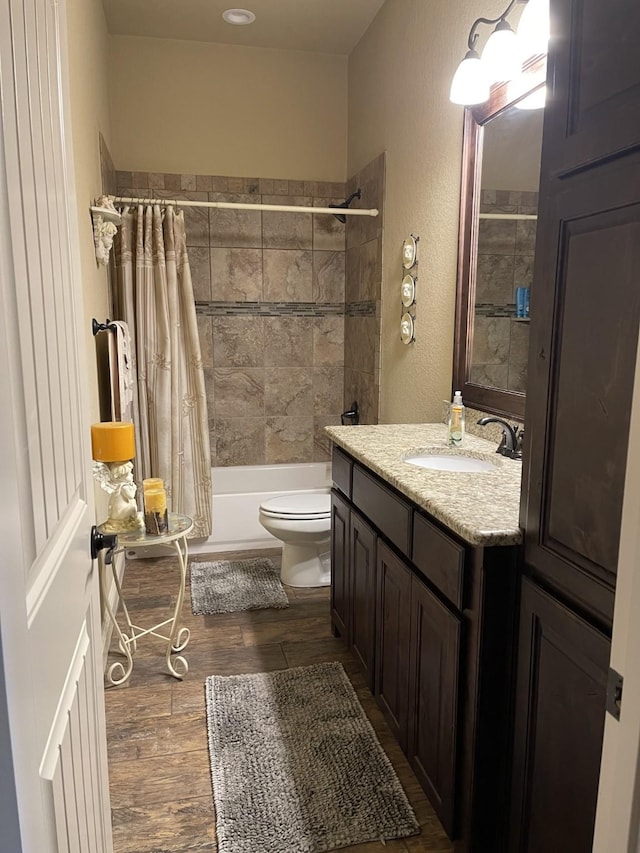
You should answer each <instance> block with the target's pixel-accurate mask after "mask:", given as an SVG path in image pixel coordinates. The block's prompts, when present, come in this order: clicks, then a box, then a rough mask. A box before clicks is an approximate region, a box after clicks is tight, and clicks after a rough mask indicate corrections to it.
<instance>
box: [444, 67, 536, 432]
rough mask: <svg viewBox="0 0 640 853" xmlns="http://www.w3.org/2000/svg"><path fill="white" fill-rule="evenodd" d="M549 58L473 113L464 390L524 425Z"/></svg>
mask: <svg viewBox="0 0 640 853" xmlns="http://www.w3.org/2000/svg"><path fill="white" fill-rule="evenodd" d="M545 76H546V58H545V57H536V58H535V59H533V60H531V61H530V62H528V63H527V65H526V66H525V68H524V71H523V74H522V76H521V77H520V78H519V79H518V80H517V81H512V82H511V83H501V84H499V85H496V86H494V87H493V88H492V91H491V97H490V99H489V101H487V102H486V103H484V104H480V105H478V106H476V107H467V108H466V109H465V119H464V137H463V153H462V189H461V202H460V232H459V241H458V281H457V292H456V325H455V343H454V363H453V380H454V388H455V389H456V390H458V389H460V390H461V391H462V393H463V398H464V401H465V404H466V405H469V406H472V407H473V408H475V409H481V410H482V411H486V412H491V413H494V414H498V415H503V416H506V417H513V418H517V419H523V418H524V406H525V390H526V374H527V359H528V351H529V316H528V297H529V289H530V287H531V282H532V279H533V258H534V254H535V237H536V221H537V211H538V188H539V183H540V154H541V149H542V121H543V113H544V110H543V109H542V107H543V105H544V93H545Z"/></svg>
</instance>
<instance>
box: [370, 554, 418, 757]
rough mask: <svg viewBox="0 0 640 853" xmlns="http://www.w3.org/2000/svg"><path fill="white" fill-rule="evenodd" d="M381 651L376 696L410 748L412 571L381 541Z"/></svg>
mask: <svg viewBox="0 0 640 853" xmlns="http://www.w3.org/2000/svg"><path fill="white" fill-rule="evenodd" d="M377 564H378V565H377V573H378V581H377V582H378V601H377V609H378V648H377V650H376V651H377V662H376V689H375V695H376V699H377V701H378V704H379V705H380V707H381V708H382V710H383V712H384V714H385V716H386V718H387V722H388V723H389V727H390V728H391V731H392V732H393V734H394V735H395V737H396V739H397V740H398V742H399V743H400V746H401V747H402V748H403V749H404V750H406V748H407V724H408V710H409V642H410V624H409V619H408V618H407V615H408V614H409V613H410V607H411V572H410V570H409V569H408V567H407V566H406V565H405V564H404V562H403V561H402V560H401V559H400V558H399V557H397V556H396V555H395V554H394V553H393V551H391V550H390V549H389V548H388V547H387V546H386V545H385V544H384V542H381V541H380V540H378V557H377Z"/></svg>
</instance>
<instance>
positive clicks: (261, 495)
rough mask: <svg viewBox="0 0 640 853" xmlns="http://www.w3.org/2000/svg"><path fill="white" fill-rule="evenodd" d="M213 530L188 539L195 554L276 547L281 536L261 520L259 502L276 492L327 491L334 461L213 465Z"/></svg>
mask: <svg viewBox="0 0 640 853" xmlns="http://www.w3.org/2000/svg"><path fill="white" fill-rule="evenodd" d="M211 483H212V488H213V506H212V515H213V532H212V534H211V536H210V537H209V538H208V539H206V540H198V541H195V542H190V543H189V550H190V552H191V553H192V554H207V553H215V552H216V551H246V550H250V549H254V548H273V547H274V546H277V545H278V544H279V540H278V539H275V538H274V537H273V536H271V534H270V533H267V531H266V530H265V529H264V527H263V526H262V525H261V524H260V522H259V521H258V509H259V507H260V504H261V503H262V502H263V501H265V500H267V499H268V498H272V497H275V496H276V495H282V494H291V493H293V492H299V491H304V492H309V491H325V490H326V489H328V488H330V487H331V463H330V462H313V463H309V464H304V465H238V466H230V467H227V468H212V469H211Z"/></svg>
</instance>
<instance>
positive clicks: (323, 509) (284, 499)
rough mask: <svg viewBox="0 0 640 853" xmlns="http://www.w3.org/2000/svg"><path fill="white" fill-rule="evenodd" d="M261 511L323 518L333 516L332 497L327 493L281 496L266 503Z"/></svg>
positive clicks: (261, 507)
mask: <svg viewBox="0 0 640 853" xmlns="http://www.w3.org/2000/svg"><path fill="white" fill-rule="evenodd" d="M260 509H261V510H263V511H264V512H267V513H270V514H273V515H285V516H297V517H299V518H300V517H306V516H314V517H316V518H317V517H320V518H322V517H324V516H328V515H331V495H330V494H329V493H327V492H321V493H319V494H313V493H309V492H302V493H300V492H298V494H293V495H279V496H278V497H277V498H270V500H268V501H265V502H264V503H263V504H262V505H261V506H260Z"/></svg>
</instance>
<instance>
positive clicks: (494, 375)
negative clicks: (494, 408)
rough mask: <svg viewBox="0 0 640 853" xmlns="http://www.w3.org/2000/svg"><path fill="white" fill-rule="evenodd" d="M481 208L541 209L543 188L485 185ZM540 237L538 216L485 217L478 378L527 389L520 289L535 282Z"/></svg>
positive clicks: (481, 240) (480, 266)
mask: <svg viewBox="0 0 640 853" xmlns="http://www.w3.org/2000/svg"><path fill="white" fill-rule="evenodd" d="M480 211H481V213H504V214H510V213H513V214H518V213H523V214H536V213H537V212H538V193H537V192H524V191H519V190H493V189H483V190H482V193H481V197H480ZM535 241H536V222H535V220H516V219H481V220H480V223H479V230H478V265H477V273H476V307H475V323H474V335H473V357H472V362H471V364H472V366H471V381H472V382H477V383H479V384H481V385H489V386H491V387H494V388H504V389H508V390H510V391H524V390H525V386H526V379H527V356H528V349H529V325H528V322H527V321H526V319H524V318H520V317H517V316H516V290H517V288H519V287H524V288H530V287H531V282H532V279H533V258H534V254H535Z"/></svg>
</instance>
